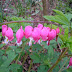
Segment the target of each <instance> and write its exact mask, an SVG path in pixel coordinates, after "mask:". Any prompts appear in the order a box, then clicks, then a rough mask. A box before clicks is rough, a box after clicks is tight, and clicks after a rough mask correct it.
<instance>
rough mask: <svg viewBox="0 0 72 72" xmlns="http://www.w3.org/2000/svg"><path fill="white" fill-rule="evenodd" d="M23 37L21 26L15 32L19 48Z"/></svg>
mask: <svg viewBox="0 0 72 72" xmlns="http://www.w3.org/2000/svg"><path fill="white" fill-rule="evenodd" d="M23 37H24V31H23V29H22V26H21V27H20V29H19V30H18V31H17V32H16V38H17V41H16V43H17V45H18V46H20V45H21V44H22V41H21V40H22V38H23Z"/></svg>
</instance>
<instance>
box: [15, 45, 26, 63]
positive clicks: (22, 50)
mask: <svg viewBox="0 0 72 72" xmlns="http://www.w3.org/2000/svg"><path fill="white" fill-rule="evenodd" d="M24 47H25V46H24V45H23V44H22V50H21V52H20V53H19V56H18V59H17V60H16V63H17V62H18V60H19V58H20V56H21V54H22V51H23V50H24Z"/></svg>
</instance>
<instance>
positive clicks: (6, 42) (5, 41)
mask: <svg viewBox="0 0 72 72" xmlns="http://www.w3.org/2000/svg"><path fill="white" fill-rule="evenodd" d="M8 42H9V40H8V38H7V37H6V36H5V40H4V43H5V44H8Z"/></svg>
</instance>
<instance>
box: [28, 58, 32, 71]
mask: <svg viewBox="0 0 72 72" xmlns="http://www.w3.org/2000/svg"><path fill="white" fill-rule="evenodd" d="M31 67H32V59H31V63H30V66H29V69H28V72H30V70H31Z"/></svg>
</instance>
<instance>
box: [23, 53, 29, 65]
mask: <svg viewBox="0 0 72 72" xmlns="http://www.w3.org/2000/svg"><path fill="white" fill-rule="evenodd" d="M27 57H28V53H26V56H25V59H24V60H23V62H22V65H23V64H24V63H25V61H26V59H27Z"/></svg>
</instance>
